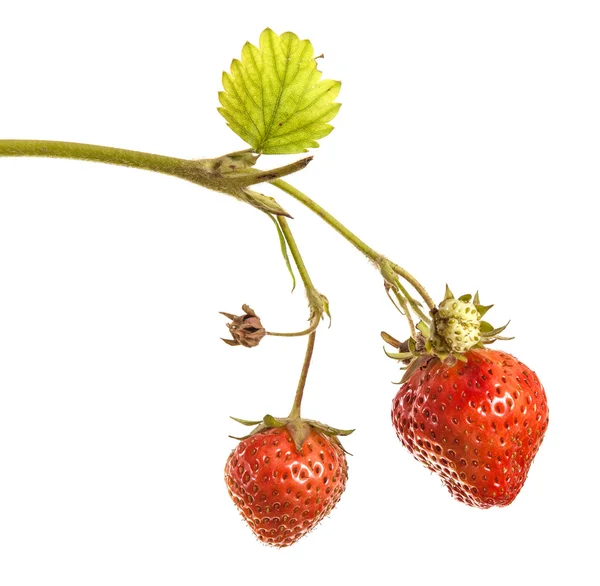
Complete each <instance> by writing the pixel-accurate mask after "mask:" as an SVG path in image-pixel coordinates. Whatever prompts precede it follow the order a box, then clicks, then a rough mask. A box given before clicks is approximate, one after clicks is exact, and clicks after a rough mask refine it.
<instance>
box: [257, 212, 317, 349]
mask: <svg viewBox="0 0 600 586" xmlns="http://www.w3.org/2000/svg"><path fill="white" fill-rule="evenodd" d="M276 222H277V223H278V224H279V228H280V229H281V234H282V235H283V238H284V239H285V242H286V244H287V246H288V248H289V250H290V254H291V255H292V259H293V260H294V264H295V265H296V268H297V269H298V272H299V273H300V278H301V279H302V283H303V284H304V289H305V290H306V296H307V298H308V305H309V307H310V317H309V321H310V325H309V326H308V328H306V329H305V330H302V331H300V332H267V335H269V336H280V337H286V338H292V337H298V336H306V335H308V334H312V333H313V332H314V331H315V330H316V329H317V327H318V326H319V323H320V321H321V318H322V316H323V313H324V312H325V306H324V303H323V296H322V295H321V294H320V293H319V292H318V291H317V290H316V289H315V287H314V285H313V282H312V279H311V278H310V275H309V274H308V270H307V268H306V265H305V264H304V259H303V258H302V255H301V254H300V250H299V249H298V245H297V244H296V239H295V238H294V235H293V234H292V230H291V229H290V225H289V224H288V222H287V220H286V219H285V218H284V217H283V216H277V219H276Z"/></svg>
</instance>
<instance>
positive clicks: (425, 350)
mask: <svg viewBox="0 0 600 586" xmlns="http://www.w3.org/2000/svg"><path fill="white" fill-rule="evenodd" d="M492 307H493V305H482V304H481V301H480V299H479V293H478V292H477V293H475V295H470V294H466V295H462V296H460V297H458V298H456V297H455V296H454V295H453V293H452V291H450V288H449V287H448V286H447V285H446V293H445V295H444V299H443V301H442V302H441V303H440V304H439V305H438V306H436V307H434V308H433V309H432V310H431V311H430V315H431V320H428V322H429V323H425V321H423V320H422V321H420V322H419V323H418V324H417V325H416V332H415V335H414V336H411V337H410V338H409V339H408V340H406V341H405V342H399V341H398V340H396V339H395V338H394V337H393V336H390V335H389V334H387V333H386V332H381V337H382V338H383V340H384V341H385V342H387V343H388V344H390V345H391V346H393V347H394V348H396V349H397V350H398V352H388V351H387V350H386V349H385V348H384V352H385V353H386V355H387V356H388V357H389V358H392V359H394V360H399V361H401V362H403V363H404V364H405V366H404V369H405V370H406V372H405V374H404V377H403V379H402V382H404V381H405V380H406V379H407V378H409V377H410V376H411V374H412V373H413V372H414V371H415V370H416V369H417V368H419V367H420V366H422V365H423V364H424V363H425V362H427V361H428V360H429V359H430V358H433V357H437V358H439V359H440V360H441V361H442V362H446V363H447V364H455V363H456V361H457V360H460V361H463V362H465V361H466V358H465V356H464V354H465V353H466V352H468V351H469V350H471V349H472V348H484V347H485V345H487V344H492V343H494V342H495V341H496V340H512V338H508V337H504V336H501V335H500V334H501V333H502V332H503V331H504V330H505V329H506V327H507V326H508V323H510V322H508V323H506V324H505V325H504V326H501V327H499V328H495V327H494V326H492V325H491V324H490V323H489V322H487V321H484V320H483V319H482V318H483V316H484V315H485V314H486V313H487V312H488V311H489V310H490V309H491V308H492Z"/></svg>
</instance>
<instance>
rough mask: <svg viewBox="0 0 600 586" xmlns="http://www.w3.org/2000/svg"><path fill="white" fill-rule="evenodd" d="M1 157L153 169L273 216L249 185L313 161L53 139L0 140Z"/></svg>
mask: <svg viewBox="0 0 600 586" xmlns="http://www.w3.org/2000/svg"><path fill="white" fill-rule="evenodd" d="M240 155H241V156H240ZM0 157H50V158H55V159H74V160H79V161H93V162H96V163H106V164H109V165H119V166H121V167H132V168H134V169H144V170H146V171H154V172H155V173H163V174H165V175H171V176H173V177H179V178H180V179H185V180H186V181H190V182H192V183H196V184H197V185H202V186H203V187H206V188H207V189H212V190H213V191H218V192H220V193H227V194H228V195H232V196H233V197H236V198H238V199H240V200H242V201H244V202H246V203H249V204H250V205H253V206H254V207H256V208H258V209H260V210H262V211H265V212H267V213H274V214H276V215H279V214H283V215H286V214H287V212H285V210H283V209H281V208H280V207H279V205H278V204H277V203H276V202H275V201H274V200H273V199H272V198H267V197H265V196H264V195H262V194H260V193H256V192H253V191H251V190H250V189H248V188H249V187H250V186H252V185H255V184H257V183H262V182H265V181H272V180H274V179H277V178H278V177H284V176H286V175H290V174H291V173H295V172H296V171H299V170H300V169H303V168H304V167H306V165H308V163H309V162H310V161H311V160H312V157H307V158H306V159H301V160H299V161H295V162H294V163H291V164H289V165H285V166H283V167H279V168H277V169H269V170H267V171H260V170H257V169H252V168H250V167H251V166H252V165H253V164H254V161H255V160H256V157H255V156H254V157H253V156H252V155H250V154H248V156H247V157H246V158H245V159H244V158H243V153H230V154H229V155H224V156H223V157H217V158H216V159H178V158H175V157H165V156H163V155H154V154H150V153H143V152H140V151H131V150H127V149H117V148H113V147H105V146H98V145H93V144H82V143H77V142H60V141H54V140H0Z"/></svg>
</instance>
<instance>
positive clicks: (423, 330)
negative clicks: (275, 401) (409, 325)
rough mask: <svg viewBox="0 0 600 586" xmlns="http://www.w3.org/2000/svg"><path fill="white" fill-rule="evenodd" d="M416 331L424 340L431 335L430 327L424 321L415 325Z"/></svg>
mask: <svg viewBox="0 0 600 586" xmlns="http://www.w3.org/2000/svg"><path fill="white" fill-rule="evenodd" d="M417 330H419V331H420V332H421V333H422V334H423V336H425V338H429V334H430V333H431V329H430V327H429V326H428V325H427V324H426V323H425V322H424V321H420V322H419V323H418V324H417Z"/></svg>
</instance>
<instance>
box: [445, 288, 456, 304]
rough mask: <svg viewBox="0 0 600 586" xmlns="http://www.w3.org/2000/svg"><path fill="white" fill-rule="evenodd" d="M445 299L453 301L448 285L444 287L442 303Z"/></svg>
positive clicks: (452, 294)
mask: <svg viewBox="0 0 600 586" xmlns="http://www.w3.org/2000/svg"><path fill="white" fill-rule="evenodd" d="M446 299H455V297H454V293H452V291H450V287H448V285H446V292H445V294H444V301H445V300H446Z"/></svg>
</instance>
